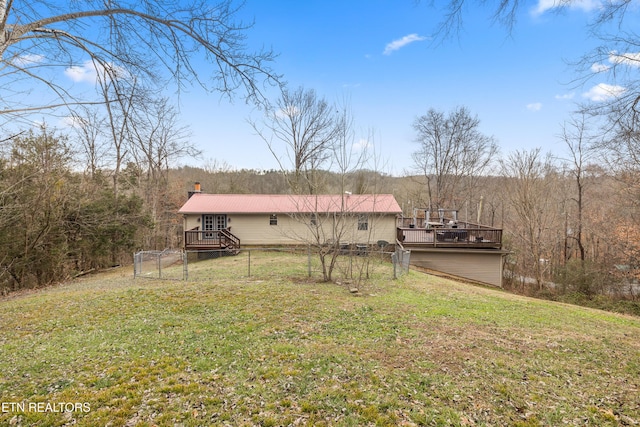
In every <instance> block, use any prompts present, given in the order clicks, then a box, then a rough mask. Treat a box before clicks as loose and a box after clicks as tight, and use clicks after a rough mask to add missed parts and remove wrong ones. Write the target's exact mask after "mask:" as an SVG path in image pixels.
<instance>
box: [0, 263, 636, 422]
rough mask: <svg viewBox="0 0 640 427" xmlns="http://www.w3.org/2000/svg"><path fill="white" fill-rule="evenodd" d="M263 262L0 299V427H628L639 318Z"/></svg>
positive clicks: (430, 282)
mask: <svg viewBox="0 0 640 427" xmlns="http://www.w3.org/2000/svg"><path fill="white" fill-rule="evenodd" d="M273 257H277V258H275V259H276V260H277V262H273V261H272V262H271V263H270V264H269V270H268V271H269V273H265V274H262V275H259V276H256V277H253V276H252V277H251V278H247V277H239V278H236V277H234V271H237V270H236V269H235V268H232V266H233V263H234V262H235V261H234V258H226V259H219V260H212V261H206V262H202V263H200V264H199V265H198V268H200V269H204V270H207V271H208V272H209V274H208V275H201V277H204V276H208V277H209V278H207V279H203V280H200V281H190V282H187V283H185V282H170V281H154V280H137V281H134V280H133V278H132V277H131V271H129V270H122V271H116V272H111V273H110V274H102V275H98V276H95V277H91V278H85V279H82V280H77V281H74V282H72V283H69V284H65V285H62V286H59V287H55V288H50V289H45V290H42V291H39V292H36V293H29V294H23V295H18V296H12V297H9V298H5V299H3V300H0V324H1V326H2V327H1V330H0V372H2V375H0V403H1V404H2V412H0V425H7V424H13V425H37V426H60V425H66V424H68V425H71V424H74V423H75V425H80V426H104V425H109V426H153V425H157V426H167V425H168V426H174V425H179V426H208V425H289V424H291V425H323V424H324V425H354V426H355V425H367V424H370V425H443V426H444V425H521V426H535V425H563V424H565V425H585V424H587V425H611V426H617V425H637V424H638V423H640V339H639V338H640V319H638V318H631V317H624V316H621V315H615V314H611V313H606V312H600V311H595V310H590V309H584V308H579V307H575V306H569V305H561V304H557V303H553V302H546V301H539V300H533V299H526V298H522V297H517V296H513V295H510V294H506V293H504V292H501V291H498V290H492V289H486V288H482V287H475V286H471V285H465V284H459V283H455V282H451V281H448V280H444V279H440V278H434V277H429V276H425V275H422V274H419V273H415V272H411V273H410V274H408V275H406V276H403V277H402V278H401V279H399V280H397V281H391V280H389V279H388V277H389V276H390V275H389V274H387V273H388V272H385V274H382V275H381V277H382V276H384V277H382V278H379V279H375V280H374V281H373V282H372V283H369V284H367V285H366V286H364V287H363V288H361V292H360V294H359V295H352V294H350V293H349V292H348V290H347V289H345V287H341V286H338V285H335V284H324V283H314V282H311V281H309V280H306V279H303V278H301V277H300V278H288V277H287V276H288V273H287V267H286V266H287V265H291V264H293V262H292V259H291V257H292V255H283V254H280V255H278V254H273ZM271 259H272V260H273V259H274V258H271ZM298 261H299V260H296V263H297V262H298ZM20 405H22V406H24V410H22V408H21V407H20ZM38 405H39V406H38ZM47 405H48V406H47Z"/></svg>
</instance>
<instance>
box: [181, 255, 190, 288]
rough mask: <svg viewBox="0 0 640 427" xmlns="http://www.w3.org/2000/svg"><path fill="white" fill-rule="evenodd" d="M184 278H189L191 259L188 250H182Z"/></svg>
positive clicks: (185, 279)
mask: <svg viewBox="0 0 640 427" xmlns="http://www.w3.org/2000/svg"><path fill="white" fill-rule="evenodd" d="M182 280H184V281H187V280H189V259H188V257H187V251H182Z"/></svg>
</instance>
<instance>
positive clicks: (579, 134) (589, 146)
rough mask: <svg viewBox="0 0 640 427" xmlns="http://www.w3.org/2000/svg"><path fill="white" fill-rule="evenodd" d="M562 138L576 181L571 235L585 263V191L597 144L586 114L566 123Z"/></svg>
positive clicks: (571, 172)
mask: <svg viewBox="0 0 640 427" xmlns="http://www.w3.org/2000/svg"><path fill="white" fill-rule="evenodd" d="M560 138H561V139H562V141H563V142H564V143H565V145H566V147H567V149H568V151H569V156H570V157H569V159H568V162H569V173H570V175H571V177H572V178H573V180H574V183H575V193H574V194H575V196H574V197H572V198H571V200H572V201H573V202H575V205H576V221H575V235H573V234H572V236H571V237H572V238H573V239H575V242H576V245H577V246H578V252H579V256H580V261H581V262H583V263H584V261H585V259H586V251H585V246H584V240H583V231H584V209H585V191H586V187H587V184H588V180H587V178H588V166H589V162H590V161H591V160H592V159H593V158H594V156H595V154H596V151H595V147H596V146H595V145H594V143H593V137H592V135H591V134H590V133H589V128H588V127H587V123H586V118H585V116H584V115H580V116H579V117H577V118H574V119H573V120H572V121H571V122H569V123H565V125H564V126H563V128H562V134H561V135H560ZM567 214H568V213H567ZM565 232H566V231H565ZM565 247H566V245H565ZM565 261H566V254H565Z"/></svg>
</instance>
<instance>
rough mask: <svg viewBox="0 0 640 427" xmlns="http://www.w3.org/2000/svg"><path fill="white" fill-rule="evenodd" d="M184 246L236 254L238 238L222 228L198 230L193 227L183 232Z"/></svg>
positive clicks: (191, 248)
mask: <svg viewBox="0 0 640 427" xmlns="http://www.w3.org/2000/svg"><path fill="white" fill-rule="evenodd" d="M184 248H185V249H186V250H193V251H207V250H210V251H211V250H225V251H228V252H230V253H234V254H237V253H238V252H239V251H240V239H239V238H238V237H236V236H235V235H233V234H231V232H230V231H229V230H228V229H224V230H200V229H198V228H195V229H193V230H187V231H185V232H184Z"/></svg>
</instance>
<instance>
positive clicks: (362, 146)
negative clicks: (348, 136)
mask: <svg viewBox="0 0 640 427" xmlns="http://www.w3.org/2000/svg"><path fill="white" fill-rule="evenodd" d="M370 146H371V143H370V142H369V140H368V139H365V138H360V139H359V140H358V142H356V143H354V144H353V149H354V150H355V151H364V150H366V149H368V148H369V147H370Z"/></svg>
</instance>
